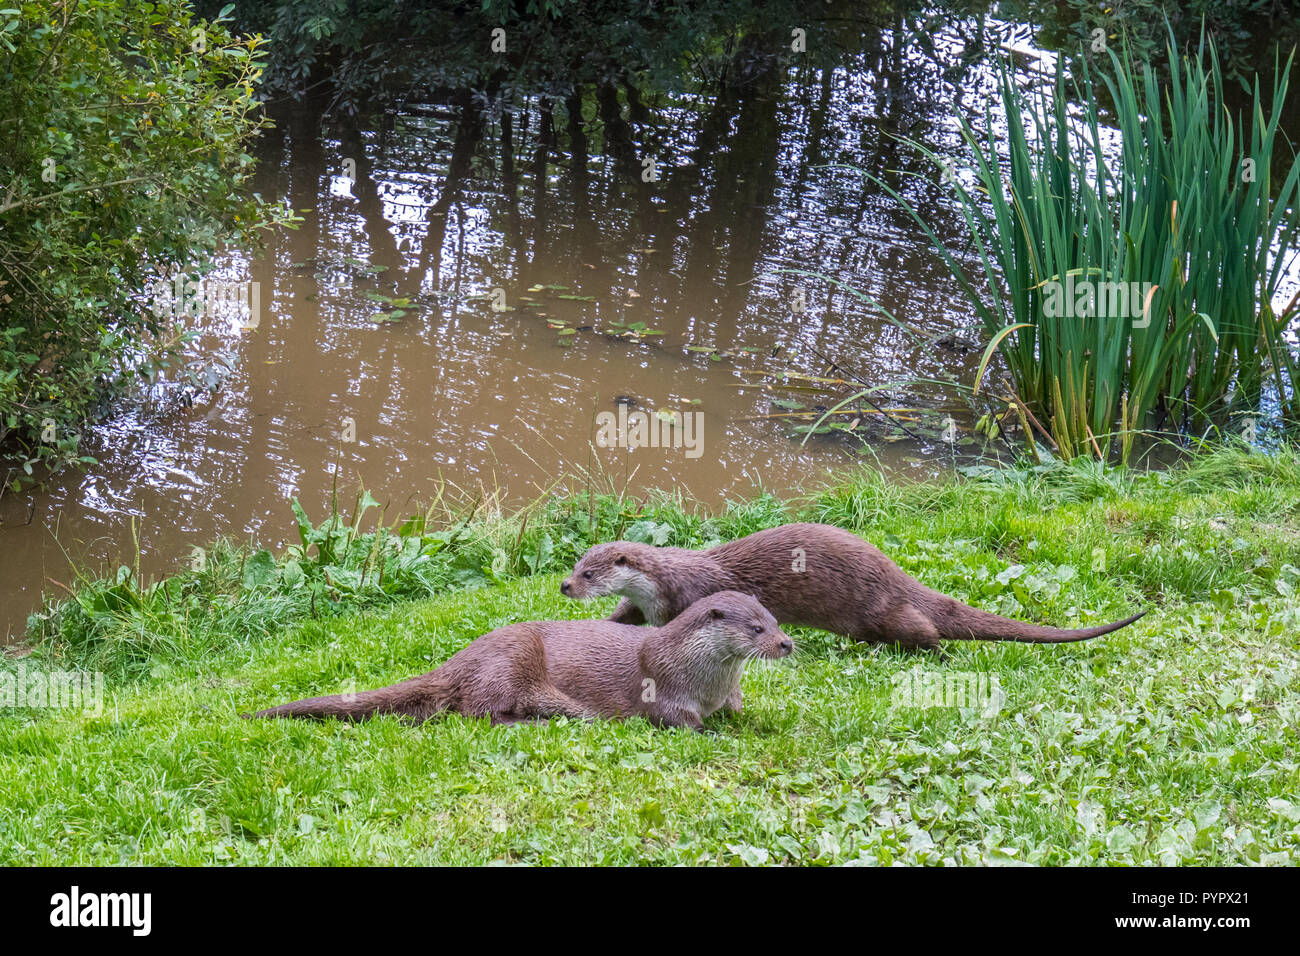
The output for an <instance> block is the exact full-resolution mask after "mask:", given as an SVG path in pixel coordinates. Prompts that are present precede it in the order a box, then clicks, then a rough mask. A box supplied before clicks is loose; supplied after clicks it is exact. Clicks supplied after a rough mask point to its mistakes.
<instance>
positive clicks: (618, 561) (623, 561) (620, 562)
mask: <svg viewBox="0 0 1300 956" xmlns="http://www.w3.org/2000/svg"><path fill="white" fill-rule="evenodd" d="M614 563H615V564H617V565H624V564H627V555H625V554H620V555H619V556H618V557H617V558H615V559H614Z"/></svg>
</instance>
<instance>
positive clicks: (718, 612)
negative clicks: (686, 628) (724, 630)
mask: <svg viewBox="0 0 1300 956" xmlns="http://www.w3.org/2000/svg"><path fill="white" fill-rule="evenodd" d="M726 616H727V615H725V614H723V613H722V609H721V608H716V607H715V608H714V609H713V610H712V611H710V612H709V617H711V618H713V619H714V620H715V621H720V620H722V619H723V618H724V617H726Z"/></svg>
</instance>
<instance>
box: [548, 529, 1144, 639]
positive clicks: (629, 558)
mask: <svg viewBox="0 0 1300 956" xmlns="http://www.w3.org/2000/svg"><path fill="white" fill-rule="evenodd" d="M721 590H736V591H744V592H746V593H749V594H753V595H754V596H755V597H757V598H758V600H759V601H760V602H762V604H763V606H764V607H766V608H767V609H768V610H769V611H771V612H772V614H773V615H774V616H775V617H776V619H777V621H778V622H779V623H781V624H803V625H807V626H810V627H816V628H821V629H822V630H825V631H832V632H834V633H836V634H842V635H845V636H846V637H851V638H853V639H854V640H856V641H864V642H868V643H872V644H897V645H900V646H902V647H903V648H905V649H908V650H927V651H936V652H939V653H940V654H942V650H941V646H940V643H939V642H940V641H941V640H983V641H1026V642H1030V643H1035V644H1058V643H1064V642H1067V641H1086V640H1088V639H1090V638H1093V637H1099V636H1101V635H1102V634H1109V633H1110V632H1111V631H1115V630H1118V629H1119V628H1121V627H1127V626H1128V625H1129V624H1132V623H1133V622H1134V621H1136V620H1137V619H1138V618H1140V617H1142V615H1143V614H1145V613H1146V612H1145V611H1144V612H1142V614H1135V615H1133V616H1132V617H1129V618H1125V619H1124V620H1122V621H1116V622H1114V623H1113V624H1103V625H1101V626H1100V627H1085V628H1079V629H1077V630H1062V629H1058V628H1054V627H1039V626H1037V625H1034V624H1026V623H1024V622H1022V621H1013V620H1011V619H1010V618H1005V617H1000V616H998V615H997V614H990V613H989V612H988V611H981V610H978V609H976V608H973V607H970V606H968V605H965V604H962V603H961V602H960V601H957V600H955V599H954V598H951V597H949V596H948V595H946V594H941V593H939V592H938V591H933V590H931V589H930V588H927V587H926V586H925V585H923V584H921V583H920V582H919V581H917V580H916V579H914V578H912V577H909V576H908V575H907V573H906V572H904V571H903V570H902V568H900V567H899V566H898V565H896V564H895V563H894V562H893V561H891V560H889V558H887V557H886V556H885V555H884V554H882V553H881V552H880V551H879V550H878V549H877V548H875V547H874V546H872V545H871V544H868V543H867V542H866V541H863V540H862V539H861V538H859V537H857V536H856V535H854V534H850V533H849V532H848V531H845V530H843V529H842V528H836V527H833V526H831V525H824V524H787V525H781V526H780V527H777V528H769V529H768V530H766V531H759V532H756V533H754V534H751V535H749V536H748V537H744V538H740V539H738V540H736V541H730V542H727V543H726V544H720V545H718V546H717V547H713V548H709V549H708V550H706V551H690V550H687V549H685V548H656V547H651V546H650V545H646V544H639V543H636V542H633V541H615V542H613V543H611V544H598V545H596V546H595V547H593V548H592V549H591V550H590V551H588V552H587V553H586V554H585V555H583V557H582V559H581V560H580V561H579V562H578V563H577V565H576V566H575V567H574V569H573V574H571V575H570V576H569V577H567V578H565V580H564V581H563V582H562V583H561V584H560V591H561V592H562V593H563V594H565V595H567V596H569V597H571V598H576V599H578V600H586V599H588V598H594V597H602V596H604V595H607V594H620V595H622V596H623V598H624V600H623V601H622V602H621V603H620V604H619V606H618V608H617V610H615V612H614V614H613V615H612V616H611V617H610V618H609V620H611V621H616V622H619V623H625V624H639V623H642V622H648V623H649V624H652V625H661V624H663V623H664V622H665V621H670V620H672V619H673V617H674V615H676V614H679V613H681V611H682V610H683V609H684V608H686V607H687V606H688V605H690V604H691V602H693V601H698V600H699V599H700V598H701V597H703V596H704V595H706V594H711V593H713V592H715V591H721Z"/></svg>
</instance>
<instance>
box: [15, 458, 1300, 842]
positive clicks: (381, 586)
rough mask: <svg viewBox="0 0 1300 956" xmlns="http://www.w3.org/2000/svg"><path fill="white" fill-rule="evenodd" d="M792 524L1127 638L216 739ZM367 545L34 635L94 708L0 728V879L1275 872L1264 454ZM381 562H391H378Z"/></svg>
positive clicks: (1285, 590)
mask: <svg viewBox="0 0 1300 956" xmlns="http://www.w3.org/2000/svg"><path fill="white" fill-rule="evenodd" d="M787 515H788V516H789V517H795V516H798V517H806V518H812V519H815V520H822V521H827V522H830V523H835V524H840V525H843V526H845V527H849V528H852V529H854V530H856V531H858V532H859V533H861V534H862V535H863V536H864V537H866V538H868V539H869V540H871V541H873V542H874V543H875V544H877V545H879V546H880V547H882V548H883V549H885V550H886V551H887V552H888V553H889V554H890V555H891V556H893V557H894V558H895V559H896V560H897V561H898V562H899V563H900V564H901V565H902V567H903V568H904V569H905V570H907V571H908V572H909V573H911V574H913V575H915V576H916V577H918V578H920V579H921V580H923V581H924V582H925V583H927V584H929V585H931V586H933V587H936V588H939V589H941V590H944V591H946V592H948V593H950V594H953V595H955V596H957V597H959V598H961V599H963V600H966V601H968V602H969V603H972V604H975V605H977V606H980V607H984V608H986V609H989V610H993V611H997V612H999V613H1003V614H1009V615H1013V616H1016V617H1019V618H1022V619H1025V620H1031V621H1038V622H1043V623H1053V624H1061V625H1079V624H1089V623H1095V622H1099V621H1102V620H1109V619H1112V618H1115V617H1119V616H1122V615H1124V614H1126V613H1129V612H1131V610H1133V609H1136V608H1139V607H1148V608H1151V609H1152V613H1151V614H1150V615H1149V616H1148V617H1147V618H1145V619H1144V620H1143V621H1141V622H1139V623H1138V624H1137V625H1135V626H1134V627H1131V628H1127V629H1125V630H1123V631H1120V632H1118V633H1116V634H1113V635H1109V636H1107V637H1105V638H1102V639H1100V640H1098V641H1094V642H1088V643H1084V644H1075V645H1064V646H1058V647H1034V646H1025V645H1000V644H979V643H972V644H950V645H949V648H950V653H951V656H950V659H949V660H947V661H945V662H942V663H941V662H938V661H934V660H930V659H917V658H913V657H908V656H906V655H902V654H900V653H898V652H896V651H893V650H889V649H882V648H874V649H867V648H862V647H858V646H851V645H849V644H848V643H847V642H845V641H843V640H841V639H839V638H835V637H833V636H831V635H827V634H824V633H820V632H814V631H801V630H797V629H796V630H794V631H793V632H792V633H793V634H794V637H795V639H796V642H797V646H798V649H797V651H796V654H795V656H794V657H793V658H791V659H789V660H787V661H784V662H780V663H773V664H765V665H761V666H751V668H750V669H749V670H748V672H747V673H746V676H745V679H744V690H745V695H746V709H745V712H744V713H743V714H741V715H739V716H734V717H732V716H725V715H719V716H715V717H714V718H713V719H711V720H710V722H709V728H710V730H711V731H712V733H709V734H705V735H700V734H693V733H690V732H686V731H660V730H654V729H652V728H650V727H649V726H647V725H645V724H644V723H642V722H640V721H634V722H628V723H624V724H614V723H600V724H591V725H586V724H577V723H569V722H565V721H556V722H553V723H551V724H548V725H540V726H514V727H497V728H493V727H489V726H487V725H486V724H485V723H483V722H478V721H470V720H465V719H462V718H459V717H451V718H447V719H444V720H441V721H437V722H434V723H431V724H429V725H426V726H424V727H420V728H411V727H408V726H405V725H402V724H400V723H398V722H397V721H395V720H391V719H383V720H379V721H375V722H372V723H370V724H367V725H363V726H355V727H354V726H338V725H325V726H322V725H310V724H299V723H291V722H278V723H250V722H246V721H241V720H239V719H238V716H237V715H238V714H239V713H240V712H244V711H249V710H252V709H255V708H257V707H261V706H265V705H268V704H271V703H278V702H281V701H284V700H288V699H291V698H295V697H301V696H307V695H309V694H314V693H327V692H337V691H339V690H342V689H345V688H346V687H347V686H348V685H349V683H350V682H355V687H356V688H366V687H371V686H378V685H381V684H385V683H389V682H392V681H394V680H397V679H400V678H403V677H407V676H410V675H412V674H415V673H419V672H423V671H425V670H428V669H429V668H431V667H433V666H434V665H435V664H437V663H438V662H439V661H441V660H443V659H445V658H446V657H447V656H449V655H450V654H451V653H453V652H454V651H455V650H457V649H458V648H460V647H462V646H464V644H465V643H467V642H468V641H469V640H471V639H472V638H473V637H474V636H476V635H478V634H480V633H483V632H484V631H487V630H489V629H491V628H493V627H497V626H500V625H502V624H505V623H508V622H511V621H515V620H522V619H528V618H547V617H583V616H588V615H592V614H595V613H597V612H604V611H606V610H607V609H608V607H609V606H610V603H611V602H606V603H602V604H601V605H600V606H599V607H595V606H589V605H578V604H575V603H573V602H569V601H567V600H566V599H563V598H562V597H561V596H560V595H559V593H558V589H557V583H558V579H559V574H558V572H559V571H561V570H562V569H563V568H564V566H565V565H566V564H567V563H569V562H570V561H571V559H572V557H573V554H574V553H577V552H580V551H581V550H583V549H584V548H585V547H586V545H587V544H588V543H589V539H591V538H595V537H607V536H613V535H615V534H626V533H633V534H636V535H641V536H646V537H650V538H657V539H660V540H661V543H672V544H687V545H699V544H704V543H707V542H708V541H710V540H714V539H717V538H725V537H732V536H735V535H737V534H744V533H747V532H748V531H752V530H755V529H756V528H758V527H763V526H767V525H770V524H774V523H777V522H779V521H781V520H784V519H785V518H786V516H787ZM361 524H362V522H360V521H358V522H357V523H356V527H357V529H358V530H357V531H355V532H352V540H351V541H349V540H348V536H347V535H344V534H342V533H341V528H343V527H344V522H342V521H340V522H338V523H336V524H335V526H334V527H333V528H332V530H331V528H330V527H329V525H328V522H327V524H326V525H325V526H323V527H325V528H326V531H325V533H326V535H327V536H326V538H325V539H323V540H324V541H325V544H326V549H327V550H329V551H330V552H331V553H330V554H329V555H328V556H327V557H328V559H329V560H326V556H322V555H321V554H320V548H319V544H311V543H310V541H311V535H312V534H319V532H320V529H319V528H317V527H313V526H311V525H310V523H308V528H310V531H309V532H308V531H305V532H304V535H305V537H306V538H307V539H308V542H309V543H308V544H307V545H305V546H304V547H303V548H302V549H300V551H299V552H296V553H290V554H287V555H282V556H277V557H276V558H274V559H273V558H271V556H269V555H267V556H265V557H259V556H258V555H257V554H256V553H250V552H243V553H242V554H241V553H239V552H237V551H234V550H229V549H226V550H221V549H219V550H217V551H215V552H214V553H213V555H212V556H210V558H209V560H208V561H207V564H206V565H205V567H204V568H203V569H202V570H200V571H192V572H186V573H185V574H183V575H181V576H180V577H179V578H178V579H177V581H178V582H179V583H176V584H172V585H166V584H164V585H159V586H155V587H154V588H152V589H150V588H146V587H137V586H136V585H135V584H133V583H132V579H130V578H129V577H128V578H127V580H126V581H125V582H123V581H115V582H102V583H100V584H97V585H92V586H89V587H87V588H85V589H83V590H82V592H81V595H80V601H72V600H69V601H67V602H65V603H64V604H63V605H62V606H60V607H57V608H53V609H51V610H50V611H47V612H45V613H44V614H43V615H41V616H40V617H38V619H37V620H36V621H35V622H34V624H35V628H34V638H35V648H34V652H33V654H32V656H31V657H30V658H28V659H27V663H26V666H27V668H28V669H29V670H32V669H36V668H42V667H44V668H63V669H73V668H85V669H99V670H102V671H103V672H104V673H105V677H106V683H107V693H106V698H105V701H104V708H103V712H102V713H101V714H98V715H96V714H94V713H83V712H75V713H74V712H69V711H53V710H32V709H28V710H18V711H13V710H9V711H4V710H0V793H3V794H4V803H5V812H4V813H3V814H0V863H5V864H28V863H47V864H53V863H131V862H144V863H222V862H240V863H254V862H278V863H317V862H319V863H346V862H376V863H383V862H391V863H406V862H409V863H434V862H463V863H483V862H491V861H510V862H530V863H547V862H564V863H595V862H607V863H614V862H618V863H639V862H656V863H672V862H687V863H694V862H719V863H758V862H783V861H786V862H790V861H793V862H801V863H812V862H817V863H844V862H864V863H890V862H896V861H903V862H908V863H939V862H1004V861H1029V862H1039V863H1069V862H1117V863H1118V862H1125V863H1127V862H1134V863H1157V862H1161V863H1177V862H1198V863H1227V864H1232V863H1286V862H1291V861H1292V860H1293V857H1294V856H1295V855H1296V854H1297V853H1298V852H1300V802H1298V801H1297V798H1296V796H1295V795H1296V793H1297V792H1298V791H1300V773H1298V764H1297V757H1296V752H1297V747H1296V743H1297V740H1296V738H1297V729H1296V722H1297V717H1298V716H1300V691H1298V690H1297V687H1296V677H1297V667H1298V666H1300V643H1298V639H1297V634H1300V598H1298V597H1297V595H1296V589H1297V587H1300V461H1298V460H1297V458H1296V457H1295V456H1293V455H1290V454H1282V455H1278V456H1273V457H1264V456H1259V455H1250V454H1244V453H1222V454H1217V455H1211V456H1206V457H1204V458H1200V459H1197V460H1195V461H1194V462H1193V463H1192V464H1191V465H1190V466H1189V467H1185V468H1180V469H1177V470H1175V471H1172V472H1167V473H1158V474H1151V475H1135V474H1131V473H1125V472H1105V471H1103V470H1101V469H1100V468H1099V467H1097V466H1095V465H1089V464H1085V463H1079V464H1076V465H1075V466H1072V467H1054V468H1048V469H1039V470H1036V471H1012V472H989V473H988V474H987V475H985V476H983V477H979V476H973V477H972V476H968V477H963V478H960V479H954V480H949V481H941V482H932V483H922V484H915V485H897V484H893V483H890V482H888V481H885V480H884V479H882V478H881V477H880V476H878V475H874V474H871V473H863V474H862V475H860V476H857V477H855V478H852V479H850V480H847V481H846V482H845V483H844V484H842V485H841V486H839V487H836V488H833V489H830V490H827V491H825V492H822V493H818V494H815V495H812V496H811V497H810V498H809V499H808V500H806V501H803V502H798V503H792V504H791V505H790V506H789V507H788V508H787V509H785V510H783V509H782V507H781V506H780V504H779V503H778V502H775V501H774V500H772V499H766V498H765V499H759V500H756V501H754V502H750V503H746V504H743V505H736V506H733V507H731V508H730V509H727V510H726V511H725V512H724V513H721V514H718V515H713V516H709V515H704V514H698V513H688V512H687V511H686V510H684V509H682V508H681V507H680V506H679V505H678V504H676V503H674V502H672V501H669V500H663V501H658V502H654V503H649V504H646V503H642V504H641V505H636V504H633V503H630V502H626V501H623V502H619V501H615V500H613V499H607V498H602V499H599V500H595V499H592V500H579V501H563V502H549V503H546V504H544V505H539V506H538V507H537V508H535V509H534V510H533V511H532V512H531V513H530V514H529V515H528V516H527V517H526V518H523V517H519V516H500V515H483V514H481V513H480V514H477V515H475V516H474V517H471V518H469V519H468V520H463V521H462V522H460V524H458V525H456V526H453V527H449V528H446V529H444V530H442V531H433V530H430V527H429V526H428V525H426V526H424V527H410V528H408V529H407V533H406V535H405V536H403V535H400V534H393V535H391V536H388V535H375V534H373V533H371V534H370V535H369V537H367V535H366V534H363V533H362V532H361V531H360V530H359V529H360V527H361ZM348 527H350V526H348ZM330 534H333V535H335V537H334V538H333V539H332V543H331V539H330V538H329V537H328V535H330ZM439 535H441V536H442V537H441V538H439V537H438V536H439ZM390 538H391V541H390ZM411 542H420V544H419V545H418V547H417V546H416V545H415V544H412V543H411ZM426 542H428V543H426ZM547 542H549V544H548V543H547ZM348 549H353V552H352V553H354V558H353V559H349V558H348V553H349V551H348ZM403 549H405V550H404V553H406V554H407V562H408V563H407V565H406V570H405V571H401V572H400V573H399V571H398V570H397V567H398V565H399V564H400V562H399V561H398V559H397V558H393V559H392V560H389V559H386V558H383V559H381V556H382V555H389V554H397V553H398V552H402V551H403ZM363 552H364V553H365V554H367V555H370V556H371V558H370V563H368V564H364V565H363V563H362V562H364V561H365V560H366V559H363V558H361V557H359V555H361V554H362V553H363ZM417 552H418V553H419V554H423V555H424V556H425V557H427V558H428V560H427V561H422V562H421V561H417V560H416V555H417ZM349 560H351V561H352V563H351V564H350V563H349ZM331 561H333V562H336V563H330V562H331ZM291 565H292V566H293V567H291ZM381 565H382V567H383V568H384V572H383V573H380V571H379V567H380V566H381ZM330 567H332V568H334V569H335V571H334V572H327V571H325V570H323V569H324V568H330ZM294 568H296V570H295V569H294ZM339 570H342V571H351V572H354V575H355V576H350V575H340V574H339V573H338V571H339ZM534 572H536V573H534ZM367 582H369V583H367ZM124 585H125V586H124ZM114 588H119V589H121V590H119V591H116V592H115V591H114V590H113V589H114ZM169 588H170V589H171V590H168V589H169ZM114 594H116V597H106V595H110V596H111V595H114ZM160 594H161V596H160ZM132 595H134V597H132ZM422 595H427V596H422ZM5 666H7V667H10V668H11V669H12V666H13V665H12V663H10V664H6V665H5ZM913 669H919V670H920V671H922V672H923V675H924V676H925V678H926V680H928V681H929V682H930V686H934V682H936V681H939V680H943V679H945V678H947V679H949V680H950V684H949V686H953V682H955V683H956V684H960V685H962V686H968V687H969V686H974V685H973V684H963V683H962V682H967V681H973V682H975V684H977V685H978V686H980V687H985V688H987V687H989V686H991V684H992V682H993V681H994V680H996V684H997V685H998V687H1000V690H1001V692H1002V694H1003V695H1004V699H1003V702H1002V705H1001V710H1000V711H999V712H998V713H996V714H986V713H984V712H982V711H981V710H980V709H979V708H974V707H972V708H963V707H952V706H947V707H945V706H910V705H907V706H905V705H902V704H900V703H897V701H896V699H897V696H898V693H897V692H898V690H899V686H900V685H898V684H897V683H896V681H897V680H898V679H899V677H901V676H902V675H904V674H906V673H908V672H909V671H912V670H913ZM921 703H925V701H921ZM931 703H933V701H931Z"/></svg>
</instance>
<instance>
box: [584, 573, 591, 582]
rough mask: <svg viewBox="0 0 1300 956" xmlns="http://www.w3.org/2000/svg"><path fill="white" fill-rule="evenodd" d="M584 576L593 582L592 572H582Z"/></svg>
mask: <svg viewBox="0 0 1300 956" xmlns="http://www.w3.org/2000/svg"><path fill="white" fill-rule="evenodd" d="M582 576H583V577H584V578H586V579H587V580H588V581H590V580H591V572H590V571H583V572H582Z"/></svg>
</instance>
